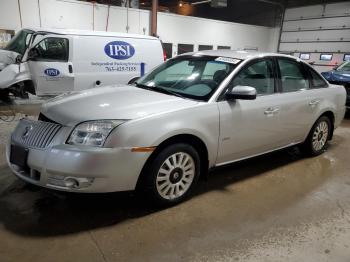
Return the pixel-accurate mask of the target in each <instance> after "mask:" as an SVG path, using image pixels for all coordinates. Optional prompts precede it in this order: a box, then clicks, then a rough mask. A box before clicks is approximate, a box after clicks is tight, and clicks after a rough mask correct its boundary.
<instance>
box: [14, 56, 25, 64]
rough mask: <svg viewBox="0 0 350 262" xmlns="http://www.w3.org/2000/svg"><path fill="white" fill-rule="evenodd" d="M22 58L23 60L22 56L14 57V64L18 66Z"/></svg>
mask: <svg viewBox="0 0 350 262" xmlns="http://www.w3.org/2000/svg"><path fill="white" fill-rule="evenodd" d="M22 58H23V56H22V55H18V56H16V59H15V63H16V64H20V63H22Z"/></svg>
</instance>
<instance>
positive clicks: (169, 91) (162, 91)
mask: <svg viewBox="0 0 350 262" xmlns="http://www.w3.org/2000/svg"><path fill="white" fill-rule="evenodd" d="M135 85H136V86H137V87H140V88H143V89H147V90H151V91H155V92H160V93H163V94H167V95H173V96H177V97H181V98H184V99H185V98H186V97H184V96H182V95H180V94H178V93H176V92H174V91H171V90H168V89H166V88H164V87H160V86H148V85H144V84H140V83H135Z"/></svg>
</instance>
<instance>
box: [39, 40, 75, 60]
mask: <svg viewBox="0 0 350 262" xmlns="http://www.w3.org/2000/svg"><path fill="white" fill-rule="evenodd" d="M34 52H35V59H36V60H37V61H59V62H67V61H68V56H69V48H68V39H66V38H55V37H50V38H45V39H44V40H42V41H41V42H39V44H37V45H36V46H35V48H34Z"/></svg>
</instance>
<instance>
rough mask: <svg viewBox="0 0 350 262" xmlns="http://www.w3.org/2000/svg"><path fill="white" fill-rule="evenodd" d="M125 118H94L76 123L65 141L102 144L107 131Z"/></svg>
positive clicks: (78, 143) (96, 145)
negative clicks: (94, 119) (93, 119)
mask: <svg viewBox="0 0 350 262" xmlns="http://www.w3.org/2000/svg"><path fill="white" fill-rule="evenodd" d="M124 122H125V120H96V121H88V122H83V123H81V124H79V125H77V126H76V127H75V128H74V130H73V132H72V133H71V135H70V136H69V138H68V140H67V143H68V144H71V145H86V146H95V147H101V146H103V144H104V142H105V140H106V138H107V136H108V135H109V133H110V132H111V131H112V130H113V129H114V128H115V127H117V126H119V125H121V124H122V123H124Z"/></svg>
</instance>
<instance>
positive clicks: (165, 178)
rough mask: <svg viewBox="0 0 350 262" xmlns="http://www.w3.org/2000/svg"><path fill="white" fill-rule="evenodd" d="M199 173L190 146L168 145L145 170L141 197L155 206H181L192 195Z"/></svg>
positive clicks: (196, 153)
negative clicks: (144, 196)
mask: <svg viewBox="0 0 350 262" xmlns="http://www.w3.org/2000/svg"><path fill="white" fill-rule="evenodd" d="M199 173H200V157H199V154H198V152H197V151H196V150H195V149H194V148H193V147H192V146H191V145H188V144H183V143H179V144H173V145H170V146H168V147H166V148H164V149H163V150H162V151H161V152H160V153H158V155H157V156H156V157H155V158H154V160H153V161H152V163H151V164H150V166H149V168H148V169H146V170H145V173H144V176H145V177H144V178H145V183H144V186H143V189H144V191H145V192H144V193H145V194H146V197H147V198H149V199H150V200H151V201H152V202H154V203H156V204H158V205H174V204H177V203H180V202H182V201H183V200H185V199H186V198H187V197H188V196H189V195H190V194H191V192H192V189H193V187H194V185H195V184H196V182H197V179H198V177H199Z"/></svg>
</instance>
